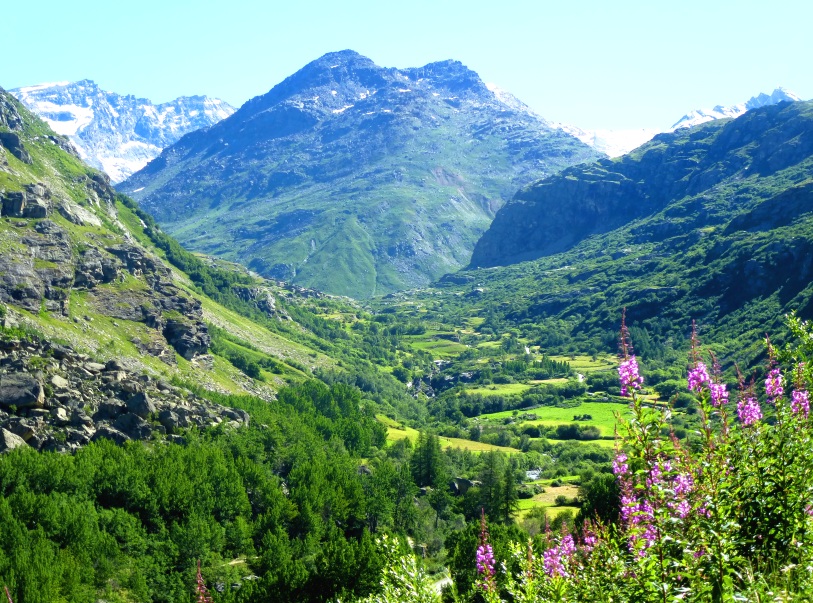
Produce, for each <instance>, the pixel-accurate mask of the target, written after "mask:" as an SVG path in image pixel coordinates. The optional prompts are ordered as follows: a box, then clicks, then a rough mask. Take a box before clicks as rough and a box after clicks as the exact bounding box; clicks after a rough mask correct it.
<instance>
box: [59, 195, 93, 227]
mask: <svg viewBox="0 0 813 603" xmlns="http://www.w3.org/2000/svg"><path fill="white" fill-rule="evenodd" d="M57 209H58V211H59V213H60V214H61V215H62V217H63V218H65V219H66V220H67V221H68V222H72V223H73V224H77V225H79V226H97V227H98V226H101V225H102V221H101V220H100V219H99V217H98V216H97V215H96V214H94V213H93V212H91V211H89V210H87V209H85V208H84V207H82V206H81V205H77V204H76V203H74V202H73V201H71V200H70V199H62V201H60V202H59V205H58V206H57Z"/></svg>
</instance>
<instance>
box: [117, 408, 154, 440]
mask: <svg viewBox="0 0 813 603" xmlns="http://www.w3.org/2000/svg"><path fill="white" fill-rule="evenodd" d="M113 427H115V428H116V429H118V430H119V431H122V432H123V433H125V434H127V435H128V436H130V437H131V438H133V439H134V440H148V439H149V438H150V437H151V436H152V427H150V424H149V423H147V422H146V421H145V420H144V419H142V418H141V417H139V416H138V415H134V414H132V413H127V414H126V415H121V416H120V417H119V418H118V419H116V420H115V421H114V422H113Z"/></svg>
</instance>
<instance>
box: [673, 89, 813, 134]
mask: <svg viewBox="0 0 813 603" xmlns="http://www.w3.org/2000/svg"><path fill="white" fill-rule="evenodd" d="M800 100H802V99H801V98H799V97H798V96H797V95H795V94H794V93H793V92H791V91H789V90H785V89H784V88H781V87H780V88H776V89H775V90H774V91H773V92H772V93H771V94H765V93H764V92H761V93H759V94H758V95H757V96H752V97H751V98H750V99H748V100H747V101H746V102H744V103H740V104H738V105H731V106H729V107H724V106H722V105H717V106H716V107H714V108H713V109H696V110H695V111H692V112H691V113H687V114H686V115H684V116H683V117H681V118H680V119H679V120H677V121H676V122H675V123H674V124H672V127H671V128H670V130H677V129H678V128H691V127H692V126H696V125H699V124H702V123H705V122H707V121H712V120H715V119H726V118H734V117H739V116H740V115H742V114H743V113H745V112H746V111H750V110H751V109H758V108H759V107H766V106H768V105H776V104H777V103H793V102H797V101H800Z"/></svg>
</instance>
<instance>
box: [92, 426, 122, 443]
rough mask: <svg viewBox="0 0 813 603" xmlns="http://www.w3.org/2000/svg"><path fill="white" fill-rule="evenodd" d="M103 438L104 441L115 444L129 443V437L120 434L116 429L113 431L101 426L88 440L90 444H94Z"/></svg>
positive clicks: (110, 428) (108, 427)
mask: <svg viewBox="0 0 813 603" xmlns="http://www.w3.org/2000/svg"><path fill="white" fill-rule="evenodd" d="M101 438H104V439H106V440H112V441H113V442H115V443H116V444H124V443H125V442H129V441H130V437H129V436H127V435H125V434H123V433H122V432H120V431H119V430H118V429H114V428H113V427H110V426H109V425H102V426H101V427H99V429H97V430H96V433H94V434H93V437H92V438H90V441H91V442H95V441H96V440H99V439H101Z"/></svg>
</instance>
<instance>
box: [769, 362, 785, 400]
mask: <svg viewBox="0 0 813 603" xmlns="http://www.w3.org/2000/svg"><path fill="white" fill-rule="evenodd" d="M765 393H766V394H767V395H768V398H769V400H770V401H772V402H773V401H774V400H776V399H777V398H779V397H780V396H781V395H782V394H783V393H785V390H784V389H783V388H782V373H781V372H780V371H779V369H778V368H773V369H771V370H770V372H768V378H767V379H765Z"/></svg>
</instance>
